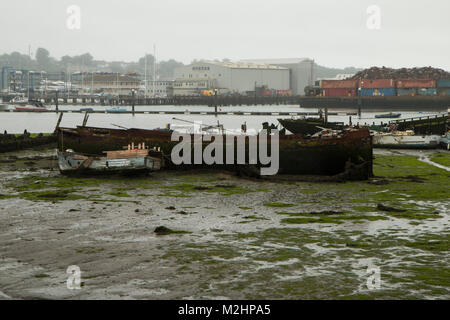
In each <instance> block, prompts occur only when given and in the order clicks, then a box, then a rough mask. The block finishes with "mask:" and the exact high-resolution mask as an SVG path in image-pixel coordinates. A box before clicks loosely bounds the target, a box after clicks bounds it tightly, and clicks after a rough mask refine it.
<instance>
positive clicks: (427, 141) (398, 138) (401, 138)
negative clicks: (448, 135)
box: [373, 131, 442, 149]
mask: <svg viewBox="0 0 450 320" xmlns="http://www.w3.org/2000/svg"><path fill="white" fill-rule="evenodd" d="M441 138H442V137H441V136H440V135H415V134H414V132H413V131H402V132H393V133H381V132H379V133H376V134H374V136H373V146H374V147H375V148H388V149H436V148H438V147H439V143H440V142H441Z"/></svg>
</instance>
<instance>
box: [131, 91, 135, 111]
mask: <svg viewBox="0 0 450 320" xmlns="http://www.w3.org/2000/svg"><path fill="white" fill-rule="evenodd" d="M134 94H135V92H134V89H132V90H131V95H132V98H131V110H132V113H133V116H134Z"/></svg>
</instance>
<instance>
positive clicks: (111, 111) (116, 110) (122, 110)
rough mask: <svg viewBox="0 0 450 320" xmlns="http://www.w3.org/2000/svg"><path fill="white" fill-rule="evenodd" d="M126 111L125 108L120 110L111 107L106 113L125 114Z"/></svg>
mask: <svg viewBox="0 0 450 320" xmlns="http://www.w3.org/2000/svg"><path fill="white" fill-rule="evenodd" d="M126 111H127V109H125V108H120V107H112V108H109V109H106V112H107V113H122V112H126Z"/></svg>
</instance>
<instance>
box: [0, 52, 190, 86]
mask: <svg viewBox="0 0 450 320" xmlns="http://www.w3.org/2000/svg"><path fill="white" fill-rule="evenodd" d="M145 60H146V56H143V57H142V58H140V59H139V60H138V61H137V62H123V61H112V62H109V61H103V60H94V57H93V56H92V55H91V54H90V53H85V54H82V55H77V56H69V55H65V56H63V57H61V59H60V60H58V59H55V58H53V57H51V56H50V52H49V51H48V50H47V49H44V48H38V49H37V50H36V54H35V56H34V58H33V57H30V56H29V55H27V54H21V53H19V52H12V53H10V54H2V55H0V67H11V68H15V69H21V70H22V69H23V70H33V71H45V72H49V73H54V72H62V71H64V72H74V71H85V72H91V71H103V72H119V73H139V74H141V75H144V73H145V64H146V62H145ZM153 62H154V57H153V55H151V54H149V55H147V75H148V79H152V77H153V67H154V66H153ZM180 66H183V63H181V62H178V61H176V60H174V59H170V60H167V61H158V62H157V65H156V69H157V74H158V76H159V79H170V78H172V77H173V75H174V71H175V68H177V67H180Z"/></svg>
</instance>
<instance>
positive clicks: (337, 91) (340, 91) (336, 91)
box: [323, 88, 356, 97]
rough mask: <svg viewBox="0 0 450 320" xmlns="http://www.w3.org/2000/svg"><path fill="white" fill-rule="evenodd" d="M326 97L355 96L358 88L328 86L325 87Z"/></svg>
mask: <svg viewBox="0 0 450 320" xmlns="http://www.w3.org/2000/svg"><path fill="white" fill-rule="evenodd" d="M323 96H324V97H354V96H356V89H352V88H328V89H323Z"/></svg>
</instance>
